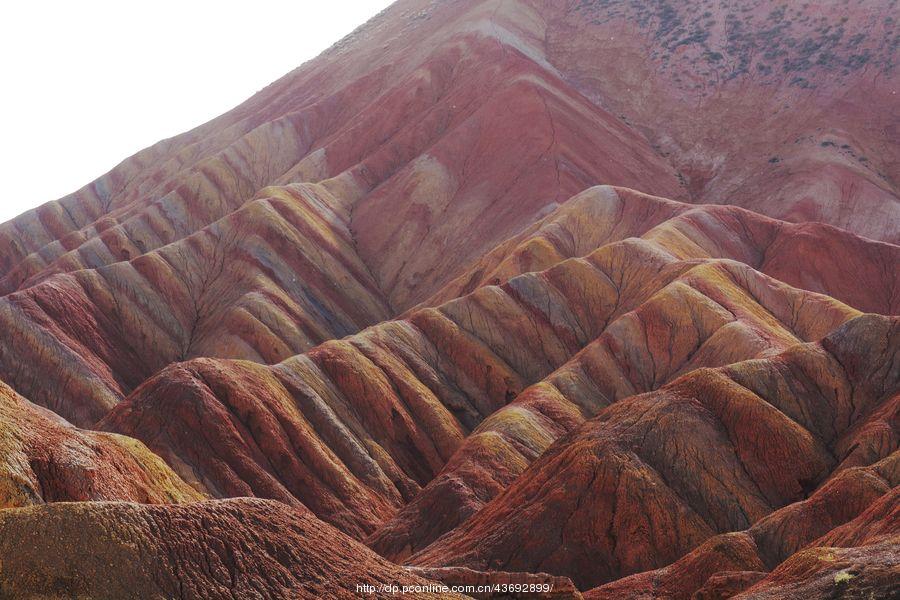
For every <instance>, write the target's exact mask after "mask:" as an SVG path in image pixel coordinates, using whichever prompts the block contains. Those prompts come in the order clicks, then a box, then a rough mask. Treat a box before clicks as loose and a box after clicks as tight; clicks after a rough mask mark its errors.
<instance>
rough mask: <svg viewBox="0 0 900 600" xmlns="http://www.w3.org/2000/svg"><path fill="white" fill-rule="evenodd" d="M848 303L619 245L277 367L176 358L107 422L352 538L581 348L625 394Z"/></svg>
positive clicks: (766, 341) (227, 488)
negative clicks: (306, 511)
mask: <svg viewBox="0 0 900 600" xmlns="http://www.w3.org/2000/svg"><path fill="white" fill-rule="evenodd" d="M734 247H737V248H740V247H741V246H740V245H739V244H736V245H734ZM679 313H680V316H679ZM858 314H859V313H858V312H857V311H855V310H853V309H851V308H849V307H847V306H845V305H842V304H841V303H839V302H836V301H834V300H832V299H829V298H827V297H824V296H819V295H816V294H811V293H809V292H803V291H801V290H796V289H793V288H790V287H788V286H786V285H784V284H781V283H779V282H776V281H774V280H772V279H770V278H768V277H766V276H764V275H761V274H759V273H757V272H755V271H753V270H752V269H750V268H749V267H746V266H745V265H742V264H741V263H737V262H732V261H725V260H714V259H708V258H707V259H697V258H694V259H692V260H688V261H681V260H677V259H675V258H674V257H673V256H672V255H670V254H668V253H667V252H666V251H665V248H664V246H661V245H658V244H655V243H649V242H639V241H637V240H633V241H627V242H617V243H614V244H609V245H606V246H604V247H603V248H601V249H600V250H597V251H595V252H594V253H592V254H591V255H590V256H589V257H587V258H586V259H579V260H567V261H564V262H562V263H560V264H559V265H557V266H556V267H554V268H552V269H550V270H548V271H545V272H540V273H530V274H525V275H522V276H519V277H516V278H514V279H512V280H510V281H509V282H507V284H505V285H503V286H501V287H486V288H481V289H479V290H477V291H476V292H474V293H472V294H470V295H468V296H465V297H463V298H460V299H458V300H456V301H452V302H449V303H447V304H445V305H443V306H441V307H439V308H438V309H421V310H417V311H414V312H413V313H411V315H410V316H409V317H408V318H407V319H405V320H403V321H397V322H386V323H383V324H380V325H377V326H375V327H372V328H370V329H367V330H365V331H364V332H362V333H360V334H357V335H355V336H351V337H349V338H347V339H345V340H342V341H339V342H338V341H333V342H327V343H325V344H323V345H322V346H320V347H317V348H315V349H313V350H312V351H310V352H309V353H307V354H305V355H301V356H297V357H294V358H291V359H289V360H287V361H284V362H282V363H280V364H278V365H276V366H274V367H263V366H258V365H252V364H250V363H241V362H235V361H211V360H198V361H192V362H189V363H185V364H182V365H175V366H172V367H169V368H167V369H165V370H163V371H162V372H161V373H159V374H158V375H156V376H154V377H153V378H151V379H150V380H149V381H148V382H146V383H145V384H144V385H142V386H141V387H140V388H139V389H138V390H136V392H135V393H134V394H132V396H130V397H129V398H128V399H127V400H126V401H124V402H123V403H121V404H119V405H118V406H117V407H116V408H115V409H114V410H113V411H112V412H111V413H110V414H109V416H107V417H106V418H105V419H104V420H103V421H102V422H101V424H100V426H101V427H102V428H104V429H108V430H110V431H117V432H120V433H124V434H126V435H131V436H135V437H137V438H138V439H141V440H144V441H145V442H146V443H147V444H149V445H150V447H151V448H153V449H154V450H155V451H157V452H158V453H160V454H161V455H162V456H163V457H164V458H166V459H167V460H168V461H169V462H170V464H173V465H175V468H176V470H177V471H178V472H179V473H181V474H182V476H183V477H185V478H187V479H188V480H189V481H191V482H192V483H194V484H195V485H196V486H198V488H199V489H203V490H204V491H207V492H209V493H211V494H213V495H234V494H254V495H261V496H265V497H273V498H279V499H283V500H285V501H288V502H293V501H296V499H299V500H300V501H302V502H303V503H305V504H306V505H307V506H309V507H310V508H311V509H312V510H313V511H314V512H316V514H317V515H318V516H320V517H321V518H323V519H326V520H328V521H330V522H332V523H334V524H336V525H338V526H340V527H342V528H343V529H344V530H345V531H347V532H349V533H352V534H353V535H362V534H366V533H370V532H371V531H372V530H373V529H374V528H375V526H377V525H378V524H379V523H381V522H383V521H384V520H385V519H387V518H389V517H391V516H392V515H393V513H394V512H395V511H396V510H397V508H398V507H400V506H402V505H403V504H405V503H406V502H409V501H411V500H413V498H414V497H415V496H416V495H417V494H418V493H419V490H420V489H421V488H422V486H425V485H426V484H428V483H429V482H431V481H432V479H433V478H434V477H435V475H436V474H437V473H438V472H439V471H440V470H441V469H442V468H444V466H445V463H446V462H447V461H448V459H450V457H451V456H452V455H453V454H454V452H457V451H458V449H459V448H460V447H466V446H467V445H468V442H464V438H465V437H466V435H467V434H468V433H469V432H471V431H472V430H473V429H474V428H475V427H476V426H478V425H479V423H481V422H482V421H483V420H484V419H485V418H487V417H489V415H491V414H492V413H494V411H496V410H497V409H499V408H501V407H503V406H504V405H505V404H507V403H509V402H510V401H512V400H513V399H515V398H516V396H517V395H518V394H519V393H520V392H521V391H522V390H523V389H525V388H526V387H527V386H528V385H529V384H532V383H535V382H537V381H539V380H540V379H542V378H544V377H545V376H547V375H548V374H549V373H550V372H551V371H553V370H554V369H556V368H558V367H560V366H561V365H563V364H564V363H565V362H566V361H567V360H569V359H570V358H571V357H572V356H574V355H575V354H576V352H578V351H579V350H581V349H582V348H584V347H585V345H587V344H590V345H591V346H598V345H599V346H603V347H605V348H612V349H613V350H614V351H615V353H616V355H617V358H616V360H617V361H618V363H617V364H619V365H620V367H619V368H620V369H622V371H621V372H622V373H629V376H628V377H626V378H625V380H626V381H627V382H628V383H627V385H624V386H623V388H622V392H621V393H622V394H623V395H627V394H628V393H635V391H636V390H649V389H655V388H656V387H658V386H659V385H662V384H663V383H665V381H667V380H668V379H670V378H672V377H675V376H677V375H678V374H679V373H680V372H683V371H685V370H690V369H693V368H697V367H699V366H716V365H720V364H726V363H729V362H732V361H734V360H739V359H743V358H750V357H754V356H758V355H762V354H766V353H771V352H777V351H779V350H782V349H784V348H787V347H789V346H791V345H793V344H797V343H802V342H803V341H814V340H818V339H819V338H820V337H822V336H824V335H825V334H827V333H828V332H829V331H831V330H832V329H833V328H834V327H836V326H838V325H839V324H841V323H843V322H845V321H846V320H848V319H851V318H853V317H855V316H857V315H858ZM682 330H683V331H682ZM689 331H690V333H688V332H689ZM595 340H596V341H595ZM589 347H590V346H589ZM616 348H620V349H627V348H631V349H630V350H621V351H620V350H615V349H616ZM597 403H599V404H601V405H602V402H601V400H600V399H599V398H598V400H597V401H596V403H595V405H596V404H597ZM595 405H592V406H595ZM585 410H590V409H589V407H587V406H586V407H585ZM595 410H596V409H595ZM575 412H576V413H577V410H576V411H575ZM491 418H492V419H493V417H491ZM198 434H199V435H198ZM432 483H433V482H432ZM444 500H446V501H448V502H449V503H450V504H449V505H451V506H452V505H454V503H455V502H456V497H455V496H453V495H449V496H447V497H446V498H445V499H444ZM416 502H418V499H416ZM426 506H427V504H426ZM466 507H467V503H466V502H461V503H459V504H458V505H457V506H456V508H457V509H458V510H459V511H460V512H459V514H463V512H464V509H465V508H466ZM434 514H435V515H436V514H438V513H434ZM432 539H433V538H432ZM428 541H430V540H428Z"/></svg>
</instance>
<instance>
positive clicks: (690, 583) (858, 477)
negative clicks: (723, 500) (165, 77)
mask: <svg viewBox="0 0 900 600" xmlns="http://www.w3.org/2000/svg"><path fill="white" fill-rule="evenodd" d="M898 466H900V454H898V453H897V452H894V453H893V454H892V455H891V456H889V457H888V458H885V459H884V460H882V461H880V462H878V463H877V464H876V465H873V466H871V467H864V468H861V467H854V468H851V469H847V470H844V471H841V472H840V473H838V474H837V475H836V476H835V477H833V478H832V479H831V480H829V481H828V482H827V483H825V484H824V485H823V486H822V487H821V488H820V489H818V490H816V492H815V493H814V494H813V495H812V496H810V497H809V498H808V499H806V500H803V501H801V502H797V503H794V504H790V505H788V506H786V507H784V508H782V509H780V510H777V511H775V512H773V513H772V514H771V515H769V516H768V517H766V518H764V519H762V520H760V521H759V522H758V523H756V524H755V525H753V527H751V528H750V529H748V530H746V531H743V532H739V533H726V534H722V535H718V536H716V537H713V538H711V539H709V540H707V541H706V542H704V543H703V544H701V545H700V546H698V547H697V548H696V549H695V550H693V551H692V552H691V553H690V554H688V555H687V556H685V557H684V558H681V559H680V560H678V561H676V562H675V563H673V564H671V565H669V566H667V567H664V568H662V569H658V570H656V571H648V572H644V573H639V574H637V575H632V576H630V577H625V578H622V579H620V580H618V581H615V582H612V583H609V584H606V585H604V586H601V587H598V588H595V589H593V590H590V591H589V592H588V593H587V594H586V596H587V597H589V598H596V599H598V600H599V599H612V598H622V597H627V598H646V599H650V598H672V599H673V600H680V599H682V598H685V599H689V598H691V597H694V595H695V594H696V597H698V598H712V597H716V596H715V594H719V595H721V596H723V597H724V596H726V595H733V594H736V593H738V592H740V591H742V590H744V589H746V588H749V587H751V586H752V585H753V584H754V583H756V582H757V581H760V580H763V579H765V578H766V575H767V571H770V570H772V569H773V568H775V567H778V565H780V564H782V563H783V562H784V561H785V560H789V559H790V560H795V561H799V560H800V558H799V557H800V556H802V555H803V553H801V554H800V555H798V557H797V558H796V559H791V557H792V556H793V555H794V554H796V553H798V552H800V551H801V550H803V549H804V548H805V547H806V546H813V547H816V546H824V545H826V543H825V542H823V541H822V540H818V541H817V538H820V537H821V536H823V535H825V536H826V537H827V538H828V539H832V538H834V537H835V535H836V534H837V532H838V531H840V529H836V528H839V527H841V526H843V525H844V524H845V523H848V522H850V521H853V523H851V524H850V525H848V526H847V527H849V528H852V529H856V528H858V527H859V524H861V523H864V522H866V521H868V520H869V519H870V518H871V517H870V515H872V516H875V515H880V508H883V507H885V506H887V505H890V504H895V503H896V501H897V490H898V488H897V487H896V486H897V485H898V484H900V479H898V476H900V470H898ZM892 486H893V489H892ZM863 513H866V515H865V516H861V515H863ZM857 517H859V518H857ZM875 518H878V517H875ZM884 524H885V525H889V523H887V522H885V523H884ZM832 530H836V531H835V532H834V533H832ZM861 542H862V540H859V539H856V540H854V541H853V542H851V543H852V545H863V544H862V543H861ZM828 544H829V545H830V543H828ZM842 545H843V544H842ZM847 545H850V544H847ZM805 552H806V554H807V555H809V554H812V553H810V552H808V551H805ZM841 568H843V567H839V568H836V569H834V570H835V571H839V570H840V569H841ZM775 577H776V578H778V576H777V575H776V576H775ZM831 583H832V585H834V582H831ZM838 589H840V588H838Z"/></svg>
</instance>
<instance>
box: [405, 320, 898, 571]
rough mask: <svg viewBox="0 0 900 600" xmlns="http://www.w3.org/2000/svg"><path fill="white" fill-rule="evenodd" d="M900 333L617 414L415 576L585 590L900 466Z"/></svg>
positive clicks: (802, 350)
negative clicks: (432, 572) (528, 578)
mask: <svg viewBox="0 0 900 600" xmlns="http://www.w3.org/2000/svg"><path fill="white" fill-rule="evenodd" d="M898 332H900V329H898V322H897V320H896V319H887V318H884V317H877V316H871V315H867V316H862V317H858V318H856V319H853V320H852V321H850V322H848V323H847V324H845V325H844V326H843V327H841V328H839V329H837V330H836V331H835V332H834V333H832V334H831V335H829V336H827V337H826V338H825V339H824V340H823V341H822V342H821V343H816V344H809V345H797V346H794V347H792V348H790V349H788V350H787V351H785V352H784V353H783V354H781V355H778V356H777V357H773V358H768V359H763V360H756V361H746V362H741V363H736V364H734V365H730V366H727V367H722V368H719V369H700V370H697V371H694V372H692V373H689V374H687V375H684V376H682V377H681V378H679V379H677V380H675V381H674V382H672V383H671V384H668V385H666V386H664V387H662V388H660V389H659V390H658V391H656V392H651V393H649V394H644V395H640V396H633V397H631V398H628V399H626V400H622V401H619V402H616V403H614V404H612V405H611V406H610V407H609V408H607V409H605V410H603V411H602V412H600V414H599V415H598V416H597V417H596V418H594V419H592V420H590V421H588V422H587V423H586V424H585V425H584V426H582V427H580V428H579V429H577V430H575V431H574V432H572V433H571V434H569V435H568V436H566V437H564V438H562V439H560V440H559V441H558V442H557V443H556V444H555V445H554V446H553V447H552V448H550V449H549V450H547V451H545V452H544V453H543V454H542V455H541V457H540V459H538V460H537V461H536V462H535V463H534V464H532V465H531V466H530V467H529V468H528V469H526V470H525V471H524V472H523V473H522V475H520V476H519V477H518V478H517V479H516V480H515V481H514V482H513V483H512V484H511V485H510V486H509V488H507V489H506V490H505V491H504V492H503V493H501V494H500V495H499V496H497V497H496V498H494V500H492V501H491V502H490V503H489V504H487V505H486V506H485V507H484V508H483V509H481V510H480V511H479V512H477V513H476V514H475V515H474V516H473V517H471V518H470V519H469V520H468V521H466V522H465V523H463V524H462V525H461V526H459V527H458V528H457V529H455V530H454V531H453V532H451V533H449V534H447V535H445V536H443V537H442V538H440V539H439V540H438V541H436V542H435V543H434V544H432V545H431V546H429V547H428V548H426V549H425V550H424V551H422V552H420V553H419V554H417V555H414V556H413V557H411V559H410V560H411V562H412V563H414V564H420V565H428V566H466V567H469V568H474V569H484V568H498V569H505V570H513V571H519V570H521V571H533V570H544V571H548V572H553V573H557V574H561V575H567V576H569V577H571V578H572V579H573V581H575V583H576V585H578V586H579V587H582V588H583V587H590V586H592V585H596V584H598V583H603V582H604V581H609V580H611V579H616V578H618V577H621V576H623V575H627V574H629V573H634V572H638V571H643V570H648V569H650V568H656V567H660V566H663V565H666V564H668V563H671V562H672V561H674V560H675V559H677V558H679V557H680V556H682V555H684V554H686V553H687V552H689V551H690V550H691V549H693V548H695V547H696V546H697V545H699V544H700V543H701V542H703V541H705V540H706V539H709V538H710V537H712V536H713V535H714V534H716V533H722V532H728V531H736V530H740V529H746V528H748V527H749V526H751V525H752V524H754V523H756V522H757V521H759V520H760V519H762V518H763V517H765V516H766V515H768V514H770V513H771V512H772V511H773V510H775V509H777V508H780V507H782V506H785V505H787V504H790V503H792V502H796V501H799V500H802V499H803V498H804V497H805V496H806V495H807V494H809V493H811V492H812V490H814V489H815V488H816V487H817V486H818V485H820V484H821V483H822V482H824V481H825V480H826V479H827V478H828V477H829V476H830V475H831V474H832V473H835V472H838V471H840V470H842V469H845V468H849V467H851V466H856V465H859V464H871V463H872V462H875V461H876V460H878V459H879V458H881V457H885V456H887V455H889V454H890V453H891V452H893V451H894V450H896V448H897V446H898V432H897V429H896V426H897V411H898V401H900V395H898V393H897V392H898V386H900V381H898V375H900V369H898V368H897V359H898V349H900V344H898V342H897V335H898ZM874 340H880V344H879V345H878V346H875V347H872V346H870V344H871V343H872V342H873V341H874ZM863 348H866V351H865V352H862V349H863ZM554 400H555V402H554ZM559 402H560V399H559V398H558V397H557V398H548V399H546V400H545V403H547V404H551V406H552V405H553V404H558V403H559ZM556 410H559V409H556ZM543 414H544V415H545V416H546V415H547V413H546V412H544V413H543ZM759 431H765V432H766V435H765V436H760V435H759V433H758V432H759ZM536 524H540V525H536ZM620 540H621V541H620ZM625 540H627V543H625ZM598 557H600V560H599V563H600V564H599V565H598V564H597V563H598Z"/></svg>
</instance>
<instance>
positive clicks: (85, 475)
mask: <svg viewBox="0 0 900 600" xmlns="http://www.w3.org/2000/svg"><path fill="white" fill-rule="evenodd" d="M200 499H202V496H201V495H200V494H198V493H197V492H196V491H194V489H193V488H191V487H190V486H188V485H187V484H186V483H184V482H183V481H182V480H181V479H180V478H179V477H178V476H177V475H176V474H175V473H173V472H172V470H171V469H170V468H169V467H168V466H166V464H165V463H164V462H163V461H162V460H161V459H160V458H159V457H158V456H156V455H154V454H153V453H152V452H150V451H149V450H148V449H147V447H146V446H144V444H142V443H141V442H139V441H137V440H134V439H130V438H126V437H125V436H120V435H115V434H109V433H98V432H94V431H83V430H80V429H76V428H75V427H72V426H71V425H69V424H68V423H66V422H65V421H63V420H62V419H60V418H59V417H58V416H57V415H55V414H54V413H52V412H50V411H48V410H46V409H43V408H40V407H38V406H35V405H33V404H31V403H30V402H28V401H27V400H25V399H24V398H22V397H21V396H19V395H18V394H16V393H15V392H14V391H13V390H12V389H11V388H10V387H9V386H7V385H6V384H5V383H3V382H0V509H4V508H9V507H14V506H27V505H30V504H40V503H44V502H69V501H78V500H128V501H132V502H145V503H153V504H157V503H167V502H187V501H192V500H200Z"/></svg>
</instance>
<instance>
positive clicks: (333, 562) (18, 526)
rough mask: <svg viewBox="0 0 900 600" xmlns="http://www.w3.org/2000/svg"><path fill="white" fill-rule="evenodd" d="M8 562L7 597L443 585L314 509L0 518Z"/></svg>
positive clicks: (30, 513) (291, 593) (141, 508)
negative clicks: (384, 555)
mask: <svg viewBox="0 0 900 600" xmlns="http://www.w3.org/2000/svg"><path fill="white" fill-rule="evenodd" d="M26 538H27V539H28V540H29V541H30V543H28V544H24V545H23V544H21V542H20V540H23V539H26ZM0 556H3V561H2V563H0V592H2V593H3V595H4V597H8V598H26V597H35V596H40V597H42V598H62V597H71V596H72V595H73V594H75V595H78V596H81V597H91V598H160V599H162V598H210V599H213V598H324V597H328V598H358V597H359V593H358V592H357V585H371V586H374V587H375V588H376V591H374V592H373V593H372V594H371V595H372V596H373V597H376V598H390V597H395V596H394V595H392V594H391V593H390V591H388V590H386V589H383V588H382V586H388V585H396V586H398V587H399V586H404V585H407V586H416V585H418V586H423V587H425V586H429V585H432V586H433V585H434V584H433V583H432V582H429V581H427V580H425V579H422V578H420V577H417V576H415V575H413V574H411V573H409V572H407V571H406V570H404V569H403V568H401V567H398V566H396V565H394V564H391V563H389V562H387V561H385V560H383V559H381V558H379V557H378V556H377V555H375V554H374V553H372V552H371V551H369V550H368V549H366V548H365V547H363V546H362V545H360V544H358V543H356V542H354V541H353V540H351V539H349V538H347V537H346V536H344V535H342V534H341V533H340V532H338V531H336V530H335V529H334V528H332V527H329V526H328V525H326V524H324V523H322V522H321V521H319V520H318V519H316V518H315V517H313V516H312V515H311V514H310V513H309V511H306V510H304V509H298V508H290V507H287V506H285V505H284V504H281V503H279V502H273V501H262V500H249V499H240V500H227V501H213V502H202V503H194V504H188V505H180V506H175V505H170V506H147V505H138V504H128V503H117V502H90V503H73V504H56V505H47V506H40V507H30V508H23V509H13V510H5V511H0ZM426 589H427V588H426ZM417 597H422V598H461V596H457V595H455V594H444V593H429V592H427V591H426V592H425V593H422V594H420V595H418V596H417Z"/></svg>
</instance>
